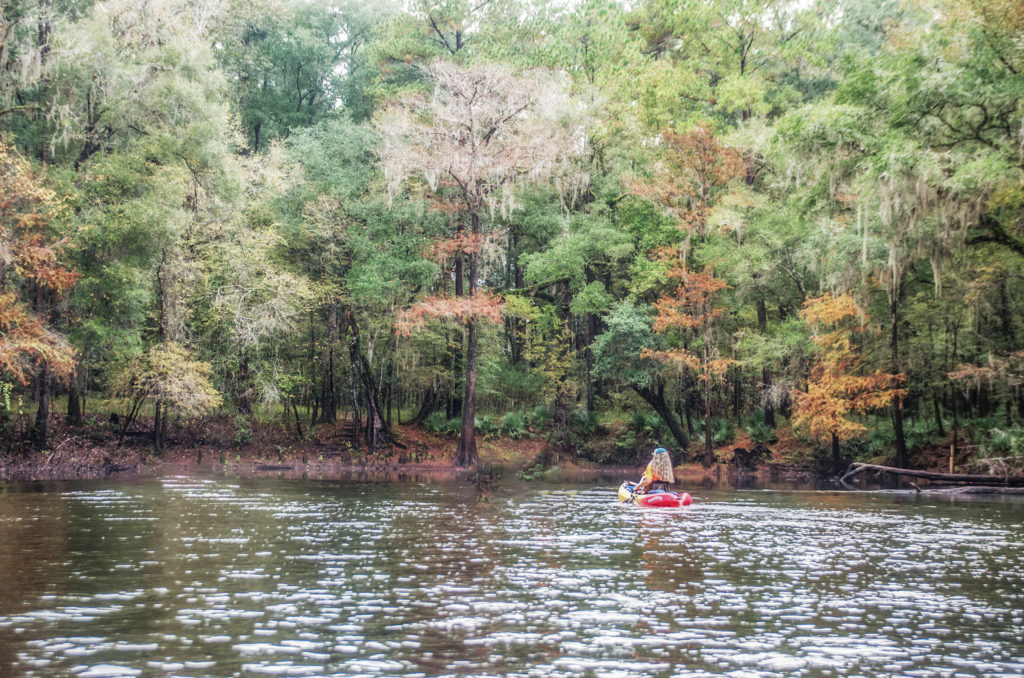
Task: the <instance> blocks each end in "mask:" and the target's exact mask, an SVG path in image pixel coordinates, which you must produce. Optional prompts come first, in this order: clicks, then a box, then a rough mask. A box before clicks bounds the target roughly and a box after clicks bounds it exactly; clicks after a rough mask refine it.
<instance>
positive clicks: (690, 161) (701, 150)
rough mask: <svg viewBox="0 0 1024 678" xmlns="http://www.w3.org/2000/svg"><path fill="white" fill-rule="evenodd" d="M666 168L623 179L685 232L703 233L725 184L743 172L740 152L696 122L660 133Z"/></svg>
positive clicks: (724, 188) (631, 188)
mask: <svg viewBox="0 0 1024 678" xmlns="http://www.w3.org/2000/svg"><path fill="white" fill-rule="evenodd" d="M661 138H662V141H663V142H664V144H665V165H666V168H665V169H666V171H662V172H660V173H659V174H658V175H657V176H656V177H655V178H653V179H651V180H648V181H645V180H642V179H634V178H629V177H627V178H626V184H627V185H628V186H629V188H630V190H631V191H632V192H633V193H635V194H636V195H639V196H642V197H644V198H647V199H648V200H650V201H652V202H654V203H657V204H658V205H661V207H662V208H663V209H665V211H666V212H667V213H668V214H670V215H671V216H672V217H674V218H675V219H676V220H677V222H678V223H679V228H680V230H682V231H683V232H685V233H693V232H697V233H703V232H704V231H705V229H706V228H707V218H708V215H709V213H710V211H711V207H712V206H713V205H714V204H715V202H716V201H717V199H718V197H719V196H720V195H721V194H722V193H723V192H724V191H725V190H726V189H727V187H728V186H729V184H730V183H731V182H732V181H733V180H734V179H737V178H739V177H741V176H743V174H744V172H745V171H746V162H745V160H744V159H743V156H742V154H741V153H739V152H738V151H736V150H735V149H732V148H727V147H725V146H723V145H722V144H720V143H719V141H718V139H717V138H716V137H715V134H714V130H712V129H711V125H710V124H709V123H706V122H702V123H698V124H697V125H696V126H695V127H694V128H693V129H692V130H690V131H689V132H686V133H684V134H677V133H676V132H674V131H672V130H671V129H666V130H664V131H663V132H662V133H661Z"/></svg>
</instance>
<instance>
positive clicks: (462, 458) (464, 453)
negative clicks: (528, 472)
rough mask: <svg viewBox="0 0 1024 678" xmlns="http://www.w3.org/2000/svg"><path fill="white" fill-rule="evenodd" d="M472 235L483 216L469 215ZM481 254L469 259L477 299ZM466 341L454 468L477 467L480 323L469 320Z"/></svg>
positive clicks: (471, 285) (471, 293) (471, 292)
mask: <svg viewBox="0 0 1024 678" xmlns="http://www.w3.org/2000/svg"><path fill="white" fill-rule="evenodd" d="M470 220H471V221H470V224H471V231H470V232H471V234H472V235H474V236H475V235H477V234H478V233H479V232H480V215H479V214H478V213H477V212H476V211H475V210H474V211H472V212H471V213H470ZM479 264H480V255H479V253H478V252H476V251H475V250H474V251H473V253H472V254H470V256H469V296H470V297H471V298H472V297H475V296H476V281H477V276H478V274H479ZM467 334H468V336H467V339H466V388H465V390H464V391H463V393H462V433H461V435H460V436H459V446H458V448H456V450H455V465H456V466H461V467H473V468H475V467H476V465H477V461H478V455H477V450H476V421H475V420H474V417H475V416H476V352H477V339H478V337H477V320H476V319H474V318H472V317H471V318H470V320H469V331H468V333H467Z"/></svg>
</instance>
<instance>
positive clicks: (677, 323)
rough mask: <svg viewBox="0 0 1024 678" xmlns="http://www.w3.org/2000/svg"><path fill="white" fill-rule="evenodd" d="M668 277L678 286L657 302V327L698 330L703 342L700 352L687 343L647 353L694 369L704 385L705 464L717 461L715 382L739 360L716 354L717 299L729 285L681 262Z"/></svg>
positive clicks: (657, 328)
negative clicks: (713, 425)
mask: <svg viewBox="0 0 1024 678" xmlns="http://www.w3.org/2000/svg"><path fill="white" fill-rule="evenodd" d="M667 275H668V278H669V279H670V280H674V281H676V283H675V285H674V288H673V289H671V290H670V291H669V292H667V293H666V294H664V295H662V297H661V298H660V299H658V301H656V302H655V304H654V307H655V309H656V310H657V315H656V316H655V318H654V330H655V331H656V332H661V333H667V332H672V331H680V330H681V331H683V332H686V331H688V330H694V335H695V337H696V338H697V339H698V340H699V341H700V343H701V349H700V353H699V354H697V353H694V352H693V351H691V350H689V349H688V348H685V346H686V344H685V340H684V344H683V347H678V348H672V349H668V350H663V351H648V352H646V353H645V355H646V356H648V357H652V358H656V359H658V360H662V361H666V362H669V363H673V364H675V365H678V366H679V367H680V368H681V369H688V370H693V371H694V372H696V373H697V378H698V380H699V381H700V382H701V383H702V384H703V385H704V459H703V463H704V467H705V468H707V467H709V466H711V464H712V463H713V462H714V441H713V437H712V435H711V385H712V383H716V382H718V381H720V380H721V379H722V376H723V375H724V374H725V372H726V371H727V370H728V369H729V368H730V367H731V366H733V365H734V364H736V361H735V360H731V359H728V358H718V357H716V356H715V353H716V351H715V348H714V337H713V334H712V332H713V330H714V327H715V323H716V321H717V320H718V318H720V317H721V316H722V313H723V310H724V309H723V308H721V307H718V306H715V304H714V303H713V300H714V297H715V295H716V293H717V292H719V291H721V290H723V289H725V288H726V284H725V281H724V280H721V279H719V278H715V277H714V276H713V275H711V274H710V273H708V272H707V271H701V272H693V271H688V270H687V269H686V266H685V264H683V263H681V262H680V263H677V264H676V265H675V266H673V267H672V268H670V269H669V271H668V274H667Z"/></svg>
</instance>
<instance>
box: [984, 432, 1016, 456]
mask: <svg viewBox="0 0 1024 678" xmlns="http://www.w3.org/2000/svg"><path fill="white" fill-rule="evenodd" d="M981 452H982V456H984V457H986V458H999V457H1018V458H1019V457H1024V426H1021V425H1018V426H1011V427H1003V428H994V429H992V431H991V432H990V433H989V436H988V440H986V441H985V442H983V443H981Z"/></svg>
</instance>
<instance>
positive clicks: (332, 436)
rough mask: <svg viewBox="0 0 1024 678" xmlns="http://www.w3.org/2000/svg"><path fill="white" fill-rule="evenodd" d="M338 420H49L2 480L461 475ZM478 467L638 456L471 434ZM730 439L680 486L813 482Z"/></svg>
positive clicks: (543, 474)
mask: <svg viewBox="0 0 1024 678" xmlns="http://www.w3.org/2000/svg"><path fill="white" fill-rule="evenodd" d="M344 432H345V428H344V427H343V426H329V425H328V426H323V425H321V426H317V427H316V429H315V431H313V432H312V433H311V434H309V435H307V436H306V437H305V438H303V439H301V440H298V439H296V438H295V437H294V436H292V435H291V433H290V431H289V430H288V429H287V428H283V427H281V426H279V425H275V424H267V423H259V422H251V423H250V424H249V425H248V426H246V427H245V428H244V429H241V430H240V429H239V428H238V427H237V425H236V424H235V422H232V421H227V420H225V421H209V422H204V423H203V424H202V425H201V426H195V427H181V428H178V429H176V430H173V431H172V435H171V437H170V438H169V439H168V441H167V445H166V446H165V448H164V449H163V450H161V451H159V452H157V451H156V450H154V449H153V447H152V445H151V442H150V439H149V438H148V437H147V436H146V435H145V434H142V433H137V434H135V435H133V436H128V437H126V438H125V439H123V440H122V439H120V437H119V436H118V435H117V434H116V433H115V432H114V431H113V430H111V429H110V428H109V427H108V426H103V425H92V426H89V425H86V426H79V427H71V426H67V425H64V424H63V423H60V422H57V421H54V422H53V424H52V435H51V440H52V441H54V448H53V449H52V450H46V451H43V452H37V451H33V450H25V449H22V450H18V451H14V452H9V453H8V454H7V456H5V457H0V480H75V479H87V478H112V477H154V476H165V475H209V474H215V475H237V476H254V477H258V476H277V477H286V478H362V477H367V478H370V477H373V478H378V479H385V480H386V479H401V478H420V477H427V476H434V477H439V478H440V477H445V478H450V477H458V476H468V475H469V474H470V471H468V470H466V469H456V468H454V467H453V465H452V460H453V456H454V452H455V441H454V440H452V439H450V438H445V437H443V436H440V435H436V434H432V433H428V432H426V431H424V430H423V429H421V428H414V427H408V426H401V427H397V433H398V437H399V440H400V445H398V446H394V447H389V448H387V449H382V450H378V451H377V452H375V453H373V454H368V453H366V451H365V450H360V449H357V448H355V447H354V446H353V445H352V444H351V441H350V440H349V439H348V438H347V437H346V436H345V434H344ZM478 448H479V453H480V466H481V468H482V469H484V470H485V471H488V472H494V473H495V474H496V475H500V476H504V477H508V476H510V475H515V476H520V475H521V476H523V477H525V478H527V479H535V480H557V479H565V480H585V479H590V478H602V479H605V478H607V479H609V481H611V480H613V479H635V478H638V477H639V475H640V473H641V471H642V469H643V465H644V463H646V456H645V455H638V456H641V457H643V458H642V459H638V460H637V461H636V463H635V464H627V465H621V464H620V465H613V466H606V465H600V464H597V463H594V462H589V461H586V460H584V459H581V458H578V457H573V458H569V459H566V458H565V456H564V455H563V456H562V458H561V459H559V460H558V463H557V464H556V465H554V466H555V468H553V469H552V468H549V467H550V466H551V465H552V464H550V463H547V462H549V461H553V459H551V455H550V454H547V451H548V444H547V442H545V441H544V440H543V439H541V438H530V439H523V440H511V439H504V438H487V437H483V436H481V437H479V438H478ZM733 448H734V445H730V446H726V447H723V448H722V450H719V451H718V454H717V456H718V459H719V461H720V463H718V464H715V465H714V466H712V467H711V468H710V469H704V468H703V467H702V466H700V465H698V464H684V465H680V466H677V468H676V476H677V479H678V482H679V484H680V486H685V487H706V488H709V489H710V488H712V487H721V486H724V485H729V486H734V487H745V486H758V485H763V484H764V483H768V482H790V483H813V482H816V481H818V480H819V478H818V477H817V476H816V473H815V471H814V469H812V468H811V467H809V466H806V465H801V464H793V463H786V462H785V461H780V460H779V459H777V458H775V459H766V460H764V461H765V463H762V464H759V465H757V466H756V467H754V468H747V469H737V468H736V467H735V466H734V465H733V464H732V463H731V462H732V451H733Z"/></svg>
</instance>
